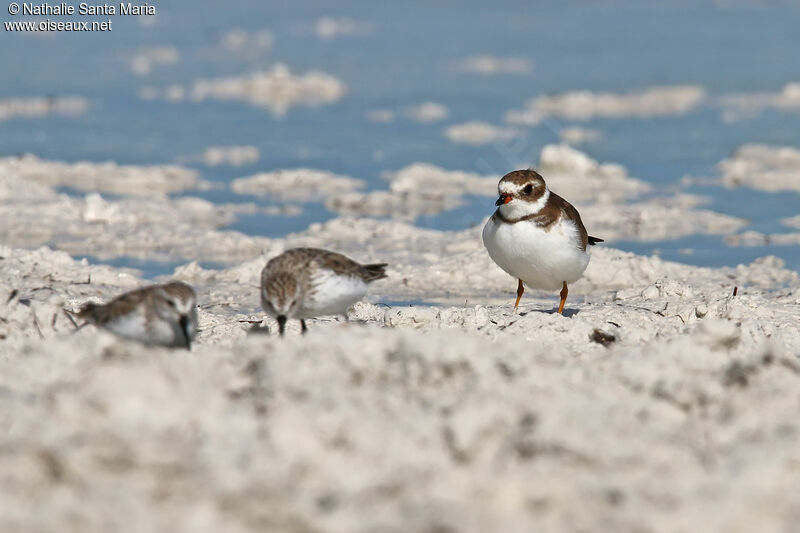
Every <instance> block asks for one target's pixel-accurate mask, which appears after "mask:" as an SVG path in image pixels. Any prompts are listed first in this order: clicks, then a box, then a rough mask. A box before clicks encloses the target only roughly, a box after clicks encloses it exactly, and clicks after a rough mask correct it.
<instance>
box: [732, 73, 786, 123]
mask: <svg viewBox="0 0 800 533" xmlns="http://www.w3.org/2000/svg"><path fill="white" fill-rule="evenodd" d="M721 104H722V107H723V117H724V118H725V119H727V120H729V121H735V120H739V119H741V118H743V117H748V116H752V115H756V114H758V113H760V112H762V111H764V110H765V109H772V110H776V111H782V112H797V111H800V83H797V82H795V83H787V84H786V85H785V86H784V87H783V89H782V90H781V91H779V92H775V93H773V92H757V93H746V94H737V95H732V96H727V97H724V98H722V99H721Z"/></svg>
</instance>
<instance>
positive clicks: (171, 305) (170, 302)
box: [167, 300, 175, 307]
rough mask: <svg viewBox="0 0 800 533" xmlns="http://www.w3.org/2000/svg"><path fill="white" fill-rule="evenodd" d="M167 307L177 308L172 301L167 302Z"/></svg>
mask: <svg viewBox="0 0 800 533" xmlns="http://www.w3.org/2000/svg"><path fill="white" fill-rule="evenodd" d="M167 305H169V306H170V307H175V302H174V301H172V300H167Z"/></svg>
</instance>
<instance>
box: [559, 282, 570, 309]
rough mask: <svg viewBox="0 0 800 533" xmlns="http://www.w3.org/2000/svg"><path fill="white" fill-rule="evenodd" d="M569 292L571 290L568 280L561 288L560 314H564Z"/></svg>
mask: <svg viewBox="0 0 800 533" xmlns="http://www.w3.org/2000/svg"><path fill="white" fill-rule="evenodd" d="M567 294H569V290H567V282H566V281H565V282H564V286H563V287H562V288H561V303H560V304H559V306H558V314H559V315H563V314H564V304H565V303H567Z"/></svg>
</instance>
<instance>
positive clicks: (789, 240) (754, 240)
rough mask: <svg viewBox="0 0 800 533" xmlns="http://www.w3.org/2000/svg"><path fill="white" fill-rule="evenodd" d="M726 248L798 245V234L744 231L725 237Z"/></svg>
mask: <svg viewBox="0 0 800 533" xmlns="http://www.w3.org/2000/svg"><path fill="white" fill-rule="evenodd" d="M725 244H727V245H728V246H770V245H773V246H792V245H798V244H800V232H794V233H761V232H760V231H752V230H751V231H745V232H742V233H739V234H736V235H728V236H727V237H725Z"/></svg>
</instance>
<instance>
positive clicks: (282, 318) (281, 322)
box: [277, 315, 286, 337]
mask: <svg viewBox="0 0 800 533" xmlns="http://www.w3.org/2000/svg"><path fill="white" fill-rule="evenodd" d="M277 320H278V333H280V334H281V337H283V333H284V331H286V315H279V316H278V318H277Z"/></svg>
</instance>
